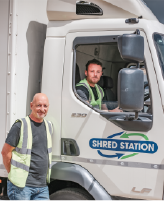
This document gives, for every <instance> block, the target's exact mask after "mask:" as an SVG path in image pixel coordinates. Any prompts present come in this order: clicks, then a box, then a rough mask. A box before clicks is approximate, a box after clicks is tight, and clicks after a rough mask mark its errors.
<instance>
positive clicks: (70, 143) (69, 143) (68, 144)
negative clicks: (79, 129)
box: [61, 138, 80, 156]
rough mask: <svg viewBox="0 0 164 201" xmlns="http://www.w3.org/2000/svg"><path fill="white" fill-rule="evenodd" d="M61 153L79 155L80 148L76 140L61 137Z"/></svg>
mask: <svg viewBox="0 0 164 201" xmlns="http://www.w3.org/2000/svg"><path fill="white" fill-rule="evenodd" d="M61 155H67V156H79V155H80V150H79V146H78V145H77V142H76V141H75V140H74V139H70V138H62V139H61Z"/></svg>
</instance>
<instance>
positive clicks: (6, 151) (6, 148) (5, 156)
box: [1, 143, 15, 173]
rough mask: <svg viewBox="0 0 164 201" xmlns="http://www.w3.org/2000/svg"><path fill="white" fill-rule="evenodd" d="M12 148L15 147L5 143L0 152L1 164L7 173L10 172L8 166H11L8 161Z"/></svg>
mask: <svg viewBox="0 0 164 201" xmlns="http://www.w3.org/2000/svg"><path fill="white" fill-rule="evenodd" d="M13 149H15V147H12V146H10V145H9V144H7V143H5V144H4V146H3V149H2V152H1V154H2V157H3V164H4V166H5V168H6V170H7V172H8V173H9V172H10V166H11V164H10V161H11V157H12V151H13Z"/></svg>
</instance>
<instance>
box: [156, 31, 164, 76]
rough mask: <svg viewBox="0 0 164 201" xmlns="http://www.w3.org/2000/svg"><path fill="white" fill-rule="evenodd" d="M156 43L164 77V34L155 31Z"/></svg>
mask: <svg viewBox="0 0 164 201" xmlns="http://www.w3.org/2000/svg"><path fill="white" fill-rule="evenodd" d="M154 43H155V47H156V50H157V55H158V59H159V63H160V66H161V69H162V74H163V77H164V35H163V34H159V33H154Z"/></svg>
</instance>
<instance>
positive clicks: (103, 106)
mask: <svg viewBox="0 0 164 201" xmlns="http://www.w3.org/2000/svg"><path fill="white" fill-rule="evenodd" d="M101 109H102V110H105V111H106V112H123V111H122V110H120V109H119V108H118V107H117V108H115V109H113V110H108V108H107V106H106V104H105V103H103V104H102V105H101Z"/></svg>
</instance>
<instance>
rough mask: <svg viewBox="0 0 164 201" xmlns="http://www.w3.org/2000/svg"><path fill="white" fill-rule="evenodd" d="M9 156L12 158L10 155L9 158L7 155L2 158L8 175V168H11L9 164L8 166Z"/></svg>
mask: <svg viewBox="0 0 164 201" xmlns="http://www.w3.org/2000/svg"><path fill="white" fill-rule="evenodd" d="M11 156H12V154H10V156H9V154H8V155H7V156H3V164H4V166H5V168H6V170H7V172H8V173H9V172H10V167H11V164H10V162H11Z"/></svg>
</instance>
